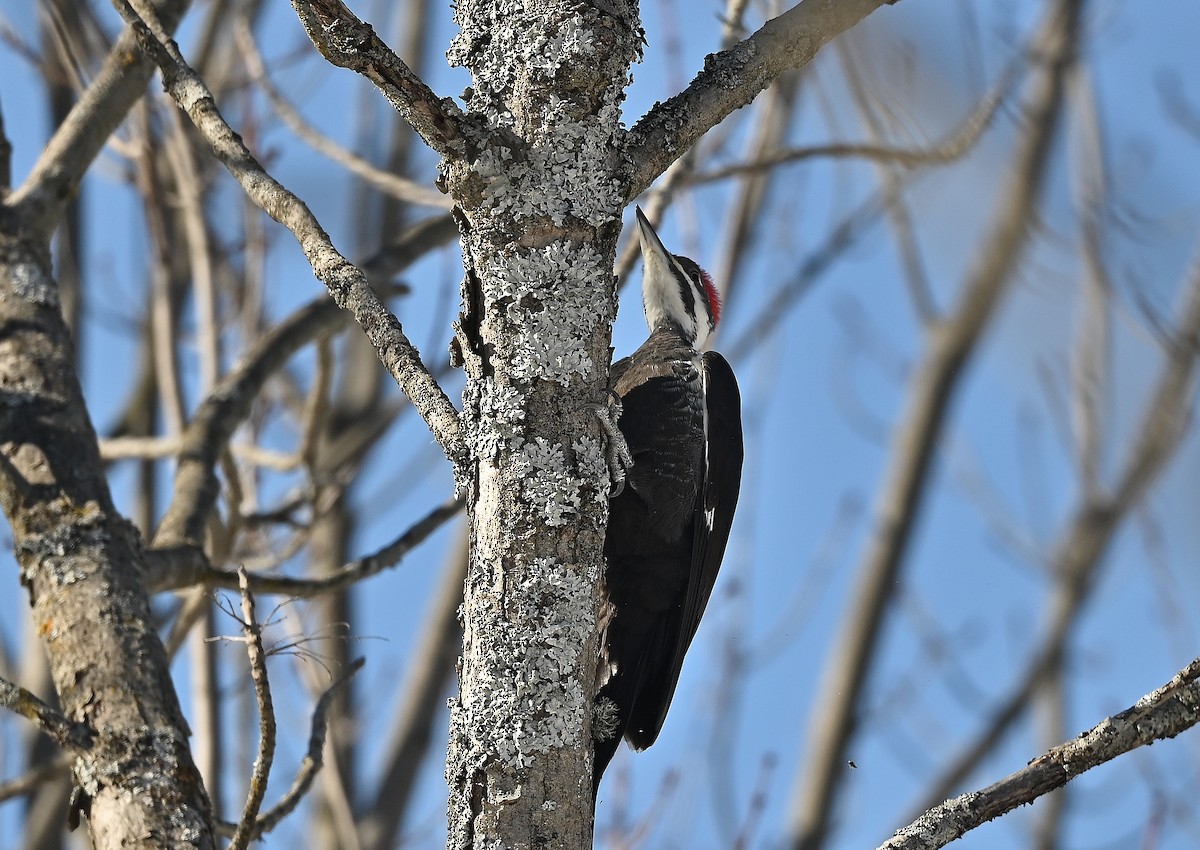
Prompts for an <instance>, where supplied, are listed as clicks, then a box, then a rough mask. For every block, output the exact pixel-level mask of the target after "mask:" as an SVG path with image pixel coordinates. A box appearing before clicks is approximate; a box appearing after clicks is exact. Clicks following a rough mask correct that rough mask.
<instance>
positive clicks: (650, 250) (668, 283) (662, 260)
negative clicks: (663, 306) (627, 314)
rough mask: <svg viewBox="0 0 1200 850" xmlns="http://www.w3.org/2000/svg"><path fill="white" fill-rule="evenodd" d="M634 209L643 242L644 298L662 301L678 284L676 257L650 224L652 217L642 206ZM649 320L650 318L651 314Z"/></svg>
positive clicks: (650, 301) (648, 301) (639, 235)
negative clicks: (673, 267)
mask: <svg viewBox="0 0 1200 850" xmlns="http://www.w3.org/2000/svg"><path fill="white" fill-rule="evenodd" d="M634 209H635V210H636V211H637V227H638V238H639V240H640V242H641V244H642V274H643V277H642V299H643V301H644V302H646V303H647V304H651V303H658V302H662V301H664V300H665V299H666V298H668V297H669V295H668V294H669V293H673V292H674V291H675V289H676V287H677V286H678V284H677V283H676V281H675V273H674V271H673V270H672V266H674V265H675V263H674V257H672V256H671V252H670V251H668V250H667V246H665V245H663V243H662V240H661V239H659V238H658V234H657V233H655V232H654V228H653V227H651V226H650V219H648V218H646V214H645V213H644V212H642V208H641V207H634ZM671 312H675V311H671ZM647 320H650V316H649V315H647ZM651 327H653V322H651Z"/></svg>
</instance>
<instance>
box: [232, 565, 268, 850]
mask: <svg viewBox="0 0 1200 850" xmlns="http://www.w3.org/2000/svg"><path fill="white" fill-rule="evenodd" d="M238 587H239V589H240V590H241V592H242V631H243V632H245V634H246V655H247V656H248V657H249V658H250V678H251V679H253V681H254V698H255V700H256V701H257V702H258V735H259V737H258V755H257V756H256V757H255V759H254V769H253V771H252V772H251V774H250V787H249V789H248V790H247V792H246V805H245V806H244V807H243V808H242V819H241V820H240V821H238V825H237V829H236V830H235V831H234V833H233V840H232V841H230V842H229V848H228V850H246V847H247V846H249V844H250V839H251V838H254V837H255V829H256V827H257V825H258V810H259V807H261V806H262V801H263V797H264V796H266V793H267V779H268V778H269V777H270V775H271V762H272V761H273V760H274V758H275V706H274V704H273V703H272V701H271V684H270V682H269V681H268V679H267V652H266V650H265V649H263V642H262V627H261V626H260V625H259V624H258V620H256V619H255V617H254V596H253V594H252V593H251V592H250V576H249V573H247V572H246V569H245V568H244V567H243V568H241V569H239V570H238Z"/></svg>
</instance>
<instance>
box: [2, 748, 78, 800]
mask: <svg viewBox="0 0 1200 850" xmlns="http://www.w3.org/2000/svg"><path fill="white" fill-rule="evenodd" d="M70 769H71V757H70V756H68V755H65V754H64V755H60V756H59V757H58V758H55V759H52V760H50V761H48V762H44V763H42V764H39V765H38V766H37V767H35V768H33V769H32V770H30V771H29V772H28V773H26V774H24V775H23V776H18V777H17V778H16V779H10V780H8V781H7V782H0V803H2V802H4V801H5V800H11V799H13V798H14V797H24V796H25V795H26V794H32V793H33V792H34V791H36V790H37V789H38V788H40V787H41V786H43V785H45V784H46V783H47V782H52V781H54V780H55V779H59V778H66V777H67V776H68V775H69V773H68V772H69V771H70Z"/></svg>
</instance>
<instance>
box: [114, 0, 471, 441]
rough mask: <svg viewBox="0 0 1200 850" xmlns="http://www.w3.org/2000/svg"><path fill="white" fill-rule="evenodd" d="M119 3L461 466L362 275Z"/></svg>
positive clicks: (186, 104) (215, 143)
mask: <svg viewBox="0 0 1200 850" xmlns="http://www.w3.org/2000/svg"><path fill="white" fill-rule="evenodd" d="M114 2H115V3H116V5H117V8H118V11H120V12H121V15H122V16H123V17H124V18H125V19H126V20H127V21H129V22H130V24H131V25H132V26H133V27H134V30H135V31H136V32H137V33H138V38H139V43H140V44H141V45H142V48H143V49H144V50H146V51H147V52H148V53H150V55H151V56H153V57H154V60H155V61H156V62H157V63H158V65H159V67H160V69H161V70H162V74H163V80H164V83H165V85H166V88H167V91H168V92H169V93H170V94H171V96H172V97H173V98H175V100H176V101H177V102H178V103H179V105H180V106H181V107H182V108H183V109H184V111H185V112H187V114H188V117H189V118H191V119H192V122H193V123H194V124H195V125H196V128H197V129H198V130H199V131H200V133H201V135H203V136H204V137H205V139H207V140H208V142H209V144H210V145H211V146H212V149H213V153H214V154H215V155H216V157H217V159H219V160H220V161H221V164H222V165H224V166H225V167H226V168H227V169H228V170H229V172H230V173H231V174H232V175H233V176H234V177H235V178H237V180H238V182H239V183H240V184H241V185H242V188H243V189H244V190H245V191H246V194H247V195H248V196H249V197H250V199H251V200H252V201H254V203H255V204H257V205H258V206H259V207H260V208H261V209H262V210H263V211H264V212H266V213H267V214H268V215H269V216H271V218H273V219H275V220H276V221H278V222H279V223H280V224H282V225H283V226H284V227H286V228H287V229H288V230H289V231H291V233H292V234H293V235H294V236H295V237H296V241H297V242H299V243H300V248H301V250H303V251H304V255H305V257H307V258H308V261H309V263H310V264H311V265H312V268H313V271H314V273H315V274H316V276H317V277H318V278H320V280H321V281H322V282H323V283H324V284H325V285H326V287H328V289H329V292H330V294H331V295H332V296H333V300H334V301H336V302H337V304H338V306H339V307H342V308H343V309H345V310H348V311H349V312H350V313H351V315H353V316H354V319H355V321H357V322H358V323H359V325H361V326H362V329H363V330H364V331H365V332H366V334H367V337H368V339H370V340H371V343H372V344H373V345H374V346H375V350H376V352H377V353H378V355H379V358H380V360H381V361H382V362H383V364H384V366H385V368H387V370H388V372H389V373H390V374H391V375H392V377H393V378H395V380H396V382H397V383H398V384H399V385H400V388H401V389H403V390H404V392H405V394H406V395H407V396H408V397H409V399H410V400H411V401H412V403H413V406H414V407H416V409H417V411H418V412H419V413H420V414H421V416H422V417H423V418H424V419H425V421H426V422H427V423H428V424H429V427H430V430H431V431H432V432H433V435H434V438H435V439H436V440H437V441H438V443H439V444H440V445H441V447H442V450H443V451H444V452H445V453H446V455H447V457H449V458H450V459H451V460H453V461H456V462H457V460H458V459H459V458H461V457H462V456H463V455H464V452H465V448H464V446H463V443H462V437H461V434H460V428H459V421H458V411H456V410H455V409H454V405H452V404H451V403H450V399H449V398H447V397H446V393H445V392H444V391H443V390H442V388H441V387H440V386H438V383H437V381H436V380H435V379H434V377H433V376H432V375H431V374H430V373H429V370H428V369H426V368H425V365H424V364H423V363H422V362H421V358H420V355H419V354H418V352H417V350H416V348H414V347H413V345H412V343H411V342H409V340H408V337H406V336H405V335H404V331H403V329H402V328H401V327H400V322H399V321H398V320H397V319H396V317H395V316H394V315H393V314H392V313H391V311H389V310H388V309H387V307H386V306H385V305H384V304H383V302H382V301H380V299H379V296H378V295H376V294H375V292H374V291H373V290H372V289H371V287H370V285H369V284H368V283H367V280H366V278H365V277H364V276H363V273H362V272H361V271H360V270H359V269H357V268H356V267H355V266H354V265H352V264H351V263H350V261H349V260H347V259H346V258H345V257H344V256H342V254H341V253H339V252H338V250H337V249H336V248H335V247H334V245H333V243H332V241H331V240H330V238H329V235H328V234H327V233H326V232H325V230H324V228H322V227H321V225H320V223H319V222H318V221H317V219H316V217H315V216H314V215H313V214H312V212H311V211H310V210H309V209H308V207H307V206H306V205H305V204H304V202H303V201H301V200H300V199H299V198H297V197H296V196H295V195H294V194H293V193H292V192H291V191H289V190H288V189H287V188H285V187H284V186H283V185H282V184H280V183H279V182H278V181H276V180H275V179H274V178H273V177H271V176H270V175H269V174H268V173H267V172H266V170H265V169H263V167H262V165H260V164H259V162H258V160H256V159H255V158H254V156H253V155H252V154H251V153H250V151H249V150H248V149H247V148H246V146H245V144H244V143H243V142H242V140H241V138H240V137H239V136H238V135H237V133H235V132H234V131H233V129H232V128H231V127H230V126H229V124H228V123H226V121H225V119H224V118H223V117H222V116H221V113H220V112H219V111H218V109H217V106H216V103H215V101H214V100H213V97H212V93H211V92H209V90H208V88H207V86H205V84H204V82H203V80H201V79H200V77H199V76H198V75H197V74H196V72H195V71H193V70H192V69H191V68H190V67H189V66H188V64H187V63H186V62H185V61H184V59H183V57H182V56H181V55H180V54H179V50H178V48H176V47H175V46H174V43H173V42H171V41H170V39H167V38H166V37H165V36H164V35H163V34H162V32H161V29H160V28H158V27H157V25H151V24H148V23H147V22H146V21H145V20H144V19H143V18H141V17H139V16H138V14H137V13H136V12H135V11H134V10H133V8H132V7H131V6H130V5H129V3H128V2H127V0H114ZM155 30H158V31H157V32H156V31H155Z"/></svg>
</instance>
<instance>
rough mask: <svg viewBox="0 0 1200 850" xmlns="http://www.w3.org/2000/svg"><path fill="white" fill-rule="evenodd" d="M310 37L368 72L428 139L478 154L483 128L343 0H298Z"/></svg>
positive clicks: (441, 149) (443, 149)
mask: <svg viewBox="0 0 1200 850" xmlns="http://www.w3.org/2000/svg"><path fill="white" fill-rule="evenodd" d="M292 8H294V9H295V10H296V14H297V15H298V16H299V17H300V21H301V23H303V24H304V29H305V30H307V31H308V37H309V38H311V39H312V43H313V44H314V45H316V48H317V50H319V51H320V52H321V55H322V56H324V57H325V58H326V59H327V60H329V61H330V62H331V63H332V64H334V65H337V66H338V67H339V68H348V69H349V70H351V71H354V72H356V73H359V74H362V75H363V76H364V77H366V78H367V79H368V80H370V81H371V82H372V83H374V84H375V86H376V87H377V88H378V89H379V90H380V91H381V92H382V93H383V96H384V97H386V98H387V99H388V101H389V102H390V103H391V104H392V106H394V107H396V109H397V111H399V113H400V114H401V115H403V116H404V118H405V120H406V121H408V123H409V124H411V125H412V128H413V129H414V130H416V131H417V133H419V134H420V136H421V138H422V139H424V140H425V143H426V144H427V145H429V147H431V148H433V150H435V151H437V152H438V153H439V154H441V155H442V156H444V157H446V158H448V159H454V160H457V159H463V158H472V157H473V150H474V149H475V148H476V147H477V143H478V141H479V139H480V137H481V134H480V132H479V131H478V130H476V129H475V128H472V127H470V125H468V123H467V119H466V117H465V116H464V115H463V113H462V110H461V109H459V108H458V106H457V105H456V104H455V103H454V101H453V100H451V99H450V98H448V97H446V98H439V97H438V96H437V95H436V94H434V93H433V90H432V89H430V88H429V86H427V85H425V82H424V81H423V80H422V79H421V78H420V77H418V76H417V75H416V74H415V73H414V72H413V70H412V69H411V68H409V67H408V65H406V64H405V63H404V61H403V60H402V59H400V57H399V56H397V55H396V54H395V53H393V52H392V49H391V48H390V47H388V46H387V45H386V44H384V43H383V40H382V39H381V38H380V37H379V36H377V35H376V34H375V30H373V29H372V28H371V25H370V24H365V23H363V22H362V21H360V20H359V19H358V18H357V17H355V15H354V13H353V12H351V11H350V10H349V9H347V8H346V6H345V4H343V3H342V2H341V0H292Z"/></svg>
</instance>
